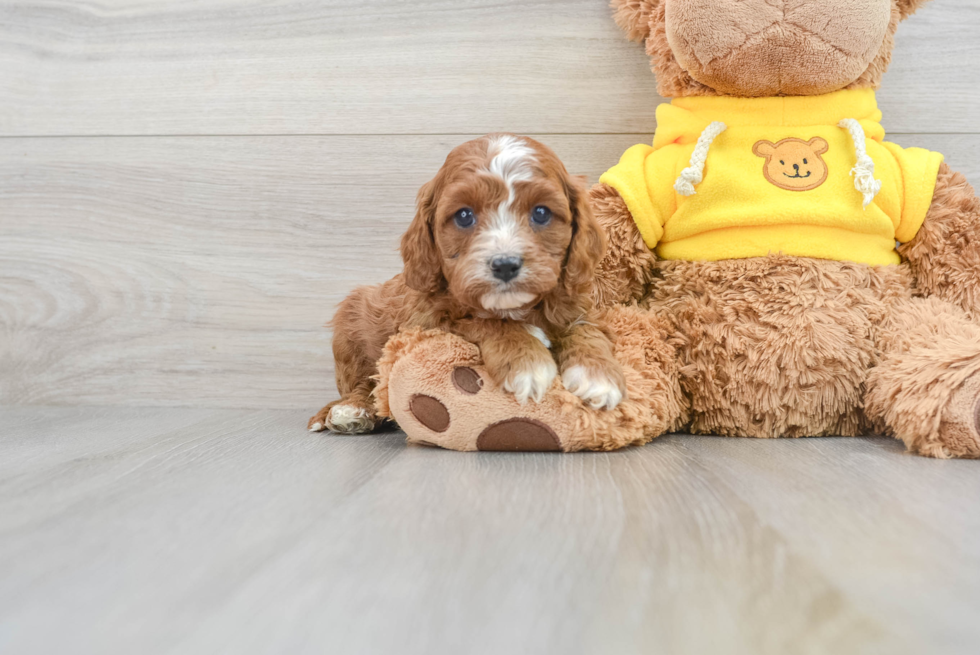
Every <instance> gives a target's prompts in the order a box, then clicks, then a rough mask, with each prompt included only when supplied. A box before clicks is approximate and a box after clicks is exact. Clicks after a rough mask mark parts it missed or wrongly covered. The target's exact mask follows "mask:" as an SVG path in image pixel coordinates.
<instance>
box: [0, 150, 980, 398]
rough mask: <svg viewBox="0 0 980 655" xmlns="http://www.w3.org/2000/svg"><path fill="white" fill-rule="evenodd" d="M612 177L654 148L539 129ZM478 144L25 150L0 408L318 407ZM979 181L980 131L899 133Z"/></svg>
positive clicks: (2, 197)
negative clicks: (336, 340) (341, 348)
mask: <svg viewBox="0 0 980 655" xmlns="http://www.w3.org/2000/svg"><path fill="white" fill-rule="evenodd" d="M538 136H539V137H540V138H541V139H542V140H544V141H545V142H547V143H549V144H551V145H552V146H553V147H554V148H555V149H556V151H557V152H558V154H559V155H560V156H561V157H563V158H564V159H565V161H566V163H567V164H568V166H569V168H570V169H571V170H572V171H575V172H577V173H582V174H585V175H587V176H588V177H589V178H590V179H592V180H595V179H596V178H597V177H598V176H599V174H600V173H601V172H602V171H603V170H604V169H605V168H606V167H607V166H609V165H610V162H615V161H617V159H618V157H619V155H620V154H621V153H622V152H623V151H624V150H625V149H626V148H627V147H629V146H630V145H632V144H633V143H636V142H643V141H647V142H648V141H649V140H650V138H651V137H650V135H615V136H608V135H599V136H565V135H538ZM466 138H468V137H467V136H462V135H461V136H441V137H415V136H400V137H316V138H314V137H248V138H245V137H200V138H198V137H194V138H189V137H170V138H152V137H151V138H46V139H37V138H27V139H8V140H5V141H4V144H5V145H6V146H7V147H6V148H5V149H4V150H3V151H0V219H2V220H0V231H2V238H0V330H2V334H3V335H4V338H3V339H0V401H2V402H4V403H7V404H57V405H71V404H124V405H183V406H198V407H207V406H212V407H287V408H288V407H305V408H310V409H315V408H316V407H317V406H319V405H322V404H323V403H324V402H325V401H326V400H327V399H328V398H329V397H331V396H333V394H334V393H335V392H334V386H333V372H332V359H331V354H330V341H329V339H330V333H329V331H328V330H327V329H325V328H324V327H323V325H324V323H325V322H326V321H327V320H328V319H329V318H330V317H331V316H332V314H333V310H334V307H335V305H336V304H337V303H338V302H339V301H340V300H341V299H342V298H343V296H344V295H346V294H347V293H348V292H349V291H350V290H351V289H352V288H353V287H355V286H357V285H359V284H366V283H376V282H380V281H383V280H384V279H386V278H388V277H390V276H391V275H393V274H395V273H396V272H397V271H399V270H400V268H401V261H400V258H399V257H398V254H397V251H396V248H397V244H398V239H399V237H400V235H401V233H402V232H403V231H404V229H405V227H406V226H407V225H408V222H409V220H410V218H411V216H412V213H413V206H412V205H413V202H414V198H415V193H416V191H417V189H418V187H419V186H420V185H421V184H422V183H423V182H424V181H425V180H426V179H428V177H429V176H431V175H432V174H434V172H435V171H436V169H437V168H438V166H439V165H440V164H441V162H442V159H443V158H444V157H445V154H446V153H447V152H448V150H450V149H451V148H452V147H453V146H454V145H456V144H458V143H460V142H462V141H464V140H465V139H466ZM897 140H898V141H899V142H900V143H902V144H903V145H929V146H930V147H932V148H935V149H939V150H943V151H945V152H946V154H947V160H948V161H950V163H951V164H952V165H954V166H959V167H960V168H961V169H962V170H964V171H965V172H966V173H967V175H968V176H969V177H970V178H971V179H972V180H973V181H974V182H980V168H978V163H980V137H959V136H939V135H932V136H929V135H910V136H905V135H901V136H899V137H897Z"/></svg>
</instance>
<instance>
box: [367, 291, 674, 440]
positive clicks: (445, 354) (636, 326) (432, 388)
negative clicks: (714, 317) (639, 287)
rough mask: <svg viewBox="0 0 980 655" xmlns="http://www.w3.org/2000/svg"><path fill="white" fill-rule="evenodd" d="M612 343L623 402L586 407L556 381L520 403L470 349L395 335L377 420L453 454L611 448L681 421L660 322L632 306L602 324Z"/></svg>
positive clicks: (437, 334)
mask: <svg viewBox="0 0 980 655" xmlns="http://www.w3.org/2000/svg"><path fill="white" fill-rule="evenodd" d="M603 320H604V321H606V322H607V324H608V325H609V326H610V330H611V331H613V332H614V333H617V334H623V335H624V336H623V337H622V338H621V339H617V342H616V356H617V359H619V361H620V362H621V363H622V364H623V366H624V374H625V377H626V385H627V397H626V398H625V399H624V400H623V401H622V402H621V403H620V404H619V405H618V406H617V407H616V409H614V410H593V409H591V408H589V407H587V406H586V405H584V404H583V403H582V401H581V400H580V399H579V398H577V397H576V396H574V395H573V394H571V393H569V392H568V391H566V390H565V389H563V388H562V387H561V382H560V381H559V380H557V379H556V381H555V383H554V385H553V387H552V388H551V390H550V391H549V392H548V393H547V394H545V397H544V399H543V400H542V401H541V402H540V403H535V402H532V401H529V402H527V403H526V404H523V405H522V404H520V403H518V402H517V400H516V399H515V398H514V396H513V395H512V394H510V393H508V392H506V391H504V390H503V388H501V386H500V385H498V384H496V383H495V382H494V381H493V379H492V378H491V377H490V376H489V375H488V374H487V372H486V370H485V369H484V368H483V366H482V362H481V359H480V352H479V349H478V348H477V347H476V346H475V345H473V344H471V343H469V342H467V341H465V340H463V339H461V338H460V337H457V336H455V335H451V334H448V333H446V332H442V331H439V330H429V331H421V330H410V331H405V332H401V333H399V334H397V335H395V336H394V337H392V339H391V340H390V341H389V342H388V345H387V346H386V347H385V354H384V355H383V357H382V358H381V361H380V362H379V365H378V368H379V371H380V374H379V381H378V386H377V388H376V389H375V396H376V402H377V409H378V414H379V415H380V416H390V417H391V418H393V419H394V420H396V421H397V422H398V424H399V426H400V427H401V428H402V429H403V430H404V431H405V433H406V434H407V435H408V440H409V441H410V442H413V443H420V444H425V445H432V446H441V447H443V448H449V449H453V450H510V451H519V450H525V451H542V450H553V451H565V452H572V451H579V450H614V449H616V448H622V447H624V446H629V445H635V444H642V443H646V442H647V441H649V440H650V439H652V438H654V437H656V436H658V435H660V434H663V433H664V432H666V431H668V430H671V429H675V428H676V427H678V426H679V425H680V423H681V422H682V421H683V420H685V417H686V409H685V407H686V404H685V402H684V400H683V397H682V396H681V392H680V387H679V384H678V382H677V366H676V355H675V353H674V352H673V349H672V348H671V347H670V346H668V345H667V344H666V340H665V339H664V332H663V329H662V328H663V325H662V324H661V323H660V322H659V321H658V320H657V319H656V318H655V317H652V316H645V315H644V312H642V311H641V310H638V309H636V308H627V307H621V308H616V309H613V310H611V311H610V312H609V313H608V314H607V315H606V316H605V317H604V318H603Z"/></svg>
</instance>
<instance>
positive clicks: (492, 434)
mask: <svg viewBox="0 0 980 655" xmlns="http://www.w3.org/2000/svg"><path fill="white" fill-rule="evenodd" d="M476 447H477V450H496V451H501V450H505V451H518V450H526V451H556V450H561V443H560V442H559V441H558V435H556V434H555V432H554V430H552V429H551V428H549V427H548V426H547V425H545V424H544V423H542V422H541V421H535V420H534V419H531V418H510V419H507V420H506V421H500V422H498V423H494V424H493V425H491V426H490V427H488V428H486V429H485V430H484V431H483V432H481V433H480V436H479V437H477V440H476Z"/></svg>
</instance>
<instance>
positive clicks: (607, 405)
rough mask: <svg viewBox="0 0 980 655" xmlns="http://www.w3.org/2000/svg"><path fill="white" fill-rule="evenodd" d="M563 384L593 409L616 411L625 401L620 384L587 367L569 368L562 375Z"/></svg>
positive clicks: (576, 366)
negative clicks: (623, 400) (622, 401)
mask: <svg viewBox="0 0 980 655" xmlns="http://www.w3.org/2000/svg"><path fill="white" fill-rule="evenodd" d="M561 382H562V384H563V385H565V389H567V390H568V391H571V392H572V393H573V394H575V395H576V396H578V397H579V398H581V399H582V401H583V402H584V403H586V404H587V405H588V406H589V407H591V408H592V409H615V407H616V406H617V405H618V404H619V403H620V401H621V400H622V399H623V389H622V387H621V386H620V385H619V384H617V383H616V382H615V381H613V380H612V379H611V378H610V377H608V376H607V375H606V374H605V373H603V372H601V371H597V370H593V369H589V368H588V367H586V366H581V365H575V366H569V367H568V368H567V369H565V371H564V373H562V376H561Z"/></svg>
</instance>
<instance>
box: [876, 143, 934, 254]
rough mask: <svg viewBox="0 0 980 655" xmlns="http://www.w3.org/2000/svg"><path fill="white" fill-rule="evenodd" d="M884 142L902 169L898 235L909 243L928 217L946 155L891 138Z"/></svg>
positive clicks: (896, 230)
mask: <svg viewBox="0 0 980 655" xmlns="http://www.w3.org/2000/svg"><path fill="white" fill-rule="evenodd" d="M881 145H883V146H884V147H885V148H886V149H887V150H888V152H889V153H891V155H892V157H894V158H895V161H896V162H897V163H898V168H899V169H900V170H901V172H902V185H901V188H902V203H901V204H902V216H901V220H900V221H899V224H898V227H897V228H896V229H895V238H896V239H898V240H899V241H901V242H902V243H908V242H909V241H911V240H912V239H913V238H914V237H915V235H916V233H917V232H918V231H919V228H920V227H922V223H923V221H925V220H926V213H927V212H928V211H929V206H930V205H931V204H932V195H933V193H934V192H935V190H936V177H937V176H938V175H939V165H940V164H941V163H942V162H943V156H942V155H941V154H939V153H938V152H931V151H929V150H924V149H922V148H902V147H901V146H899V145H896V144H894V143H889V142H887V141H886V142H884V143H882V144H881Z"/></svg>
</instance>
